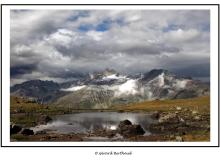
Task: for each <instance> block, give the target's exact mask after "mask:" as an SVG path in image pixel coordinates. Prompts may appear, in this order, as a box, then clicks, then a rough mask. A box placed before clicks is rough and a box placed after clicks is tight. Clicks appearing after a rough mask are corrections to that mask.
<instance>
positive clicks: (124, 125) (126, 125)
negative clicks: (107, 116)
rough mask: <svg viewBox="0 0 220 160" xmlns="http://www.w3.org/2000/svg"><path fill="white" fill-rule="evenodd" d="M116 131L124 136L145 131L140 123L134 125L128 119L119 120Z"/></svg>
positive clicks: (141, 133) (140, 133)
mask: <svg viewBox="0 0 220 160" xmlns="http://www.w3.org/2000/svg"><path fill="white" fill-rule="evenodd" d="M117 131H118V132H119V133H120V134H121V135H122V136H124V137H132V136H136V135H143V134H144V133H145V131H144V129H143V128H142V127H141V125H134V124H132V123H131V122H130V121H129V120H124V121H121V122H120V124H119V125H118V128H117Z"/></svg>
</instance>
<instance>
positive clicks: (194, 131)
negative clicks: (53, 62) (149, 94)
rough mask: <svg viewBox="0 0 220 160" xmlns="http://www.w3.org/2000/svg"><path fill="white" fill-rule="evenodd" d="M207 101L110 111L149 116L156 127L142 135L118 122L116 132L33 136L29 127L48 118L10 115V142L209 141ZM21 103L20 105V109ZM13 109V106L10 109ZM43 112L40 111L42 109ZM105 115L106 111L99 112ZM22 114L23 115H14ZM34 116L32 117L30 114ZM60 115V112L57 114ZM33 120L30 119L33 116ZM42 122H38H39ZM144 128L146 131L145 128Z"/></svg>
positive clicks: (149, 104)
mask: <svg viewBox="0 0 220 160" xmlns="http://www.w3.org/2000/svg"><path fill="white" fill-rule="evenodd" d="M209 103H210V102H209V97H201V98H194V99H188V100H175V101H154V102H146V103H139V104H132V105H129V106H123V107H122V106H120V109H116V108H113V110H114V111H117V112H150V113H152V118H153V119H155V120H156V123H153V124H151V125H150V126H148V131H149V132H150V133H151V134H150V135H149V134H145V130H144V129H143V128H144V127H145V126H141V125H139V124H132V123H131V122H130V121H128V120H124V121H121V122H120V123H119V124H118V126H117V128H116V129H115V130H106V129H96V130H94V131H92V132H90V133H77V134H74V133H72V134H58V133H53V132H50V131H41V132H37V133H34V132H33V131H32V130H31V129H30V127H31V125H30V124H33V125H36V124H39V123H47V122H49V121H50V120H52V119H51V117H50V116H47V115H45V113H47V112H44V114H43V113H37V114H38V115H37V116H36V117H39V115H41V116H40V117H41V118H38V119H32V121H31V123H30V122H29V121H28V120H26V121H24V120H25V118H26V119H27V117H28V116H23V117H22V121H21V119H19V118H17V115H16V113H14V112H13V114H11V116H12V120H13V121H12V124H11V128H10V129H11V141H49V142H50V141H160V142H162V141H178V142H183V141H210V105H209ZM21 104H22V103H21V101H20V102H19V105H21ZM13 109H15V106H14V107H13ZM42 110H43V109H42ZM102 111H105V110H102ZM17 114H23V115H25V113H17ZM33 114H34V113H33ZM59 114H60V111H59ZM32 117H33V116H32ZM39 119H40V120H41V122H40V121H38V120H39ZM145 128H146V127H145Z"/></svg>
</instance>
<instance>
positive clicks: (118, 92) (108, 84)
mask: <svg viewBox="0 0 220 160" xmlns="http://www.w3.org/2000/svg"><path fill="white" fill-rule="evenodd" d="M11 95H15V96H20V97H26V98H32V99H34V100H36V101H38V102H39V101H40V102H42V103H53V105H54V106H58V107H71V108H75V109H77V108H81V109H93V108H109V107H111V106H114V105H119V104H127V103H132V102H140V101H144V100H155V99H178V98H192V97H198V96H203V95H209V85H207V84H205V83H202V82H200V81H196V80H192V79H191V78H183V77H178V76H176V75H175V74H172V73H170V72H169V71H168V70H163V69H154V70H151V71H150V72H147V73H141V74H136V75H125V74H120V73H117V71H115V70H111V69H106V70H104V71H103V72H96V73H90V74H89V75H88V76H86V77H85V78H79V79H76V80H74V81H70V82H66V83H60V84H59V83H55V82H53V81H41V80H32V81H27V82H24V83H22V84H17V85H15V86H13V87H11Z"/></svg>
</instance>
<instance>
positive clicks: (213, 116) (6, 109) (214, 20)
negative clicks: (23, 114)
mask: <svg viewBox="0 0 220 160" xmlns="http://www.w3.org/2000/svg"><path fill="white" fill-rule="evenodd" d="M11 9H77V10H79V9H82V10H84V9H126V10H128V9H129V10H132V9H155V10H163V9H166V10H167V9H169V10H176V9H183V10H189V9H195V10H197V9H198V10H201V9H208V10H210V74H211V76H210V96H211V97H210V98H211V101H210V107H211V113H210V123H211V125H210V126H211V128H210V130H211V131H210V142H10V129H9V128H10V10H11ZM1 12H2V14H1V16H2V17H1V20H2V23H1V25H2V26H1V33H2V34H1V61H2V62H1V71H2V72H1V74H2V75H1V87H2V90H1V96H2V97H1V146H2V147H18V146H19V147H27V146H29V147H49V146H50V147H62V146H63V147H122V146H123V147H198V146H201V147H208V146H210V147H219V90H218V89H219V30H218V29H219V5H218V4H204V5H201V4H195V5H193V4H169V5H165V4H158V5H149V4H143V5H141V4H115V5H114V4H70V5H68V4H56V5H55V4H48V5H46V4H22V5H16V4H2V5H1ZM217 33H218V34H217ZM217 77H218V78H217Z"/></svg>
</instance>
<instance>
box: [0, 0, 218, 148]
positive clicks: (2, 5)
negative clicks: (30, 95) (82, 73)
mask: <svg viewBox="0 0 220 160" xmlns="http://www.w3.org/2000/svg"><path fill="white" fill-rule="evenodd" d="M11 5H15V6H16V5H19V6H20V5H24V6H32V5H34V6H49V5H51V6H57V5H60V6H66V5H72V6H141V5H142V6H217V7H218V33H217V34H218V122H217V123H218V145H216V146H100V145H97V146H86V145H85V146H46V145H44V146H3V144H2V134H1V147H80V148H81V147H82V148H83V147H158V148H159V147H168V148H170V147H184V148H185V147H212V148H213V147H220V146H219V143H220V140H219V137H220V135H219V128H220V127H219V120H220V118H219V89H220V87H219V66H220V65H219V13H220V12H219V6H220V5H219V4H1V133H2V107H3V106H2V54H3V53H2V8H3V7H4V6H11ZM50 143H52V142H50ZM96 143H97V142H96ZM129 143H132V142H129Z"/></svg>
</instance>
